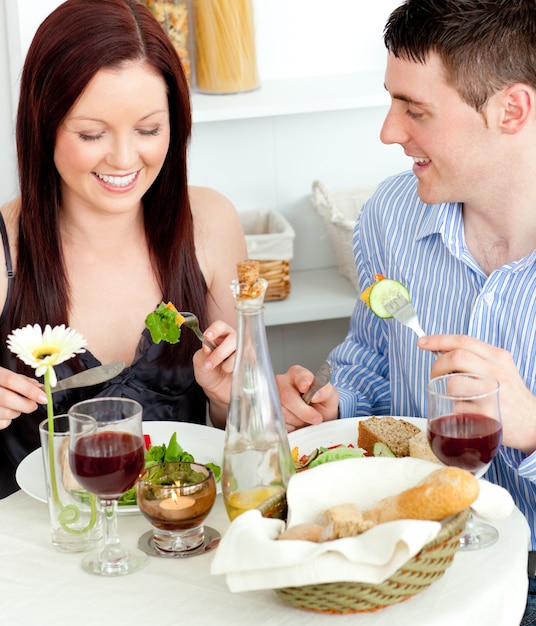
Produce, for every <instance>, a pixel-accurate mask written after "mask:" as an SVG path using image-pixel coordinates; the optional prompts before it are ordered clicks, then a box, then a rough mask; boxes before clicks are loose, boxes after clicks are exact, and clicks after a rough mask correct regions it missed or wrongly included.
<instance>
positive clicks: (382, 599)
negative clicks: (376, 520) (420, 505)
mask: <svg viewBox="0 0 536 626" xmlns="http://www.w3.org/2000/svg"><path fill="white" fill-rule="evenodd" d="M258 508H259V510H260V511H261V513H262V515H263V516H264V517H275V518H278V519H285V518H286V513H287V506H286V499H285V496H281V495H277V496H274V497H272V498H269V499H268V500H266V501H265V502H263V503H262V504H261V505H260V506H259V507H258ZM468 517H469V509H465V510H464V511H462V512H461V513H458V514H457V515H453V516H452V517H450V518H448V519H447V520H445V521H444V522H443V523H442V528H441V530H440V532H439V534H438V535H437V537H436V538H435V539H434V540H433V541H431V542H430V543H428V544H426V546H424V548H423V549H422V550H421V551H420V552H419V553H418V554H417V555H416V556H414V557H413V558H412V559H410V560H409V561H407V562H406V564H405V565H404V567H402V568H400V569H399V570H397V571H396V572H395V573H394V574H393V575H392V576H391V577H390V578H388V579H387V580H385V581H384V582H383V583H380V584H365V583H358V582H334V583H322V584H318V585H304V586H301V587H282V588H280V589H274V591H275V592H276V593H277V594H278V595H279V596H280V598H282V599H283V600H284V601H285V602H287V603H288V604H290V605H292V606H295V607H297V608H300V609H306V610H308V611H316V612H318V613H335V614H337V613H340V614H342V613H358V612H364V611H377V610H379V609H383V608H385V607H387V606H390V605H392V604H397V603H398V602H402V601H404V600H408V599H409V598H411V597H412V596H415V595H417V594H418V593H420V592H421V591H424V590H425V589H426V588H428V587H429V586H430V585H431V584H432V583H434V582H435V581H436V580H438V579H439V578H441V576H443V574H444V573H445V570H446V569H447V568H448V567H450V565H451V564H452V560H453V559H454V555H455V554H456V552H457V550H458V548H459V538H460V535H461V534H462V532H463V530H464V528H465V523H466V521H467V518H468Z"/></svg>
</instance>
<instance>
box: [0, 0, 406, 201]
mask: <svg viewBox="0 0 536 626" xmlns="http://www.w3.org/2000/svg"><path fill="white" fill-rule="evenodd" d="M399 2H400V0H376V1H375V2H374V3H370V2H369V1H368V0H330V2H326V1H325V0H254V5H255V19H256V40H257V53H258V65H259V73H260V76H261V81H266V80H272V79H277V78H289V77H293V76H315V75H325V74H332V73H335V74H345V73H348V72H354V71H359V70H363V69H381V68H382V67H383V64H384V56H385V53H384V48H383V43H382V40H381V34H382V29H383V25H384V22H385V19H386V18H387V16H388V14H389V12H390V11H391V10H392V9H393V8H394V7H395V6H397V5H398V4H399ZM60 4H61V0H0V89H1V93H2V94H5V96H6V97H3V98H1V99H0V168H1V171H2V177H1V178H0V204H2V203H3V202H4V201H6V200H7V199H9V198H11V197H12V196H13V195H15V194H16V193H17V177H16V164H15V147H14V138H13V121H14V115H15V109H16V102H17V94H18V79H19V75H20V70H21V67H22V62H23V58H24V55H25V53H26V50H27V49H28V46H29V45H30V42H31V39H32V37H33V35H34V33H35V30H36V29H37V27H38V26H39V24H40V23H41V21H42V20H43V19H44V18H45V17H46V15H48V14H49V13H50V12H51V11H52V10H53V9H55V8H56V7H57V6H59V5H60ZM373 116H374V114H373ZM310 121H312V122H314V123H315V124H316V123H317V120H315V119H312V120H310ZM292 123H293V122H292ZM306 123H307V121H306ZM320 123H321V124H322V123H323V122H322V120H320ZM341 123H345V118H344V116H342V117H341V118H340V123H339V124H338V126H339V127H340V124H341ZM285 124H288V122H282V125H283V126H284V125H285ZM365 126H368V125H367V124H365ZM235 127H236V125H235ZM230 128H233V127H232V126H231V127H230ZM373 128H374V132H376V131H377V124H376V122H375V126H374V127H373ZM212 132H218V131H217V130H214V127H212V128H211V129H210V130H205V129H202V130H199V132H198V133H197V137H196V141H197V144H194V145H193V147H192V150H191V158H192V168H193V169H192V180H194V181H196V180H199V181H200V182H203V181H205V180H206V181H208V182H210V181H212V180H213V181H214V184H215V185H216V186H217V187H218V188H220V187H221V185H220V184H219V183H220V178H221V172H219V171H218V169H219V168H216V170H214V171H207V169H206V165H205V166H204V167H203V173H202V174H201V173H199V174H198V165H197V164H198V163H201V164H203V163H206V160H207V158H206V157H208V158H209V159H210V155H211V154H212V152H211V151H210V152H209V153H208V154H205V153H199V154H198V152H197V145H199V146H201V145H202V144H204V143H205V142H206V140H207V139H209V138H206V137H205V136H206V134H207V133H208V134H209V135H210V133H212ZM312 132H313V130H312V129H311V130H309V131H307V132H306V135H307V136H308V137H309V138H311V136H312ZM320 132H321V133H324V134H325V132H326V130H325V129H324V130H323V131H322V130H321V131H320ZM333 132H336V133H337V135H338V136H339V137H340V138H341V139H343V138H344V135H345V132H344V130H343V132H342V133H339V129H338V128H336V129H334V131H333ZM367 135H368V133H367ZM296 141H297V142H298V143H302V142H303V141H302V139H299V138H297V139H296ZM333 141H335V139H334V140H333ZM359 143H360V144H361V143H362V142H359ZM342 144H348V140H346V141H341V146H340V148H339V150H338V151H337V150H336V149H335V148H334V149H333V157H334V159H333V160H332V162H331V166H330V167H327V169H326V170H325V171H324V169H323V168H320V169H319V168H317V167H316V166H315V167H314V169H315V170H317V172H318V175H322V174H325V175H326V176H329V178H330V179H331V173H332V170H335V172H334V173H335V174H336V175H335V176H333V179H332V180H329V181H328V182H333V183H337V181H338V180H341V181H342V180H345V179H347V180H348V181H350V180H352V178H353V177H352V178H351V177H347V176H346V172H345V169H346V168H345V167H343V168H342V169H340V168H338V167H337V165H336V161H337V158H340V159H341V161H345V160H347V152H348V149H347V145H342ZM258 145H259V144H258V143H257V142H256V141H251V142H250V149H249V150H248V158H250V157H251V155H252V154H253V155H255V158H254V159H253V160H254V161H256V160H258V163H259V166H258V168H256V174H255V176H254V177H253V178H252V177H251V176H249V174H248V175H247V176H242V177H241V178H242V180H241V183H240V188H238V189H236V191H235V190H234V189H232V190H229V193H230V195H231V196H233V198H236V201H237V204H238V205H239V207H241V206H244V207H245V208H250V207H251V206H253V205H259V204H260V203H262V202H263V200H262V199H263V198H265V199H266V201H268V200H269V201H270V203H271V205H272V206H274V202H273V198H272V197H271V196H273V193H271V194H270V196H267V195H266V194H265V193H264V192H263V193H259V194H258V196H257V197H256V198H253V197H252V196H251V195H250V194H248V188H249V189H253V187H255V189H257V190H262V187H263V186H264V187H266V185H261V187H258V186H257V184H255V185H254V182H256V181H257V180H258V179H259V178H261V177H262V174H263V171H264V172H266V171H267V170H266V168H264V163H263V157H262V155H261V154H260V151H259V150H258V148H257V146H258ZM337 152H338V154H339V157H337ZM353 152H354V150H351V151H350V153H351V154H352V153H353ZM281 156H284V155H281ZM278 158H279V155H278ZM389 159H390V157H389V156H388V157H387V160H388V161H389ZM367 161H369V162H370V161H372V162H374V161H376V159H372V158H369V159H367ZM380 161H381V159H380ZM371 167H373V166H371V165H370V164H367V168H366V169H365V170H360V168H359V167H357V166H356V167H355V170H356V176H357V178H356V180H357V182H359V180H358V179H359V178H360V177H368V174H369V172H367V171H366V170H367V169H368V170H370V168H371ZM385 169H386V168H385V167H382V168H381V170H379V171H378V172H377V173H376V175H375V176H373V177H374V178H376V179H377V178H380V177H382V176H383V173H384V171H385ZM239 171H240V170H239ZM337 173H338V175H337ZM223 178H224V179H225V180H226V181H228V176H227V175H225V176H223ZM248 181H249V182H248ZM227 187H228V185H223V189H222V190H223V191H224V192H225V191H227ZM278 195H279V192H278ZM282 200H283V201H284V197H283V198H282Z"/></svg>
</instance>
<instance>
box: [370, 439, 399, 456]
mask: <svg viewBox="0 0 536 626" xmlns="http://www.w3.org/2000/svg"><path fill="white" fill-rule="evenodd" d="M372 454H373V455H374V456H391V457H396V454H395V453H394V452H393V451H392V450H391V448H390V447H389V446H388V445H387V444H386V443H383V441H377V442H376V443H375V444H374V445H373V446H372Z"/></svg>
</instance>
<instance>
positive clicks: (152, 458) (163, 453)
mask: <svg viewBox="0 0 536 626" xmlns="http://www.w3.org/2000/svg"><path fill="white" fill-rule="evenodd" d="M180 461H182V462H194V461H195V459H194V457H193V456H192V455H191V454H190V453H189V452H186V450H184V449H183V448H182V446H181V445H180V444H179V442H178V441H177V433H173V434H172V435H171V438H170V440H169V442H168V444H167V445H166V444H165V443H163V444H162V445H160V446H153V445H151V446H150V447H149V449H148V450H146V451H145V469H147V468H149V467H152V466H153V465H159V464H160V463H164V462H166V463H176V462H180ZM203 465H206V466H207V467H209V468H210V469H211V470H212V472H213V474H214V479H215V480H216V482H219V481H220V479H221V467H220V466H219V465H216V464H215V463H204V464H203ZM136 504H137V500H136V486H135V485H134V487H132V488H131V489H129V490H128V491H125V493H124V494H123V495H122V496H121V497H120V498H119V500H118V505H119V506H129V505H130V506H136Z"/></svg>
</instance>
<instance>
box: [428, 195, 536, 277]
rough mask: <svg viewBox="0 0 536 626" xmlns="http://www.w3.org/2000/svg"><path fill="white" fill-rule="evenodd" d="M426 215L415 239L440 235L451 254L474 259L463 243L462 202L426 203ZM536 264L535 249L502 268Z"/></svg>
mask: <svg viewBox="0 0 536 626" xmlns="http://www.w3.org/2000/svg"><path fill="white" fill-rule="evenodd" d="M425 206H426V216H425V219H423V221H422V223H421V225H420V227H419V228H418V229H417V234H416V240H417V241H419V240H420V239H424V238H425V237H429V236H431V235H440V236H441V238H442V240H443V243H444V244H445V246H446V247H447V248H448V249H449V251H450V252H451V254H452V255H453V256H455V257H456V258H458V259H462V260H465V261H466V262H468V263H469V264H470V265H473V264H474V260H473V258H472V256H471V254H470V253H469V251H468V250H467V247H466V245H465V235H464V230H463V217H462V208H463V203H462V202H444V203H441V204H427V205H425ZM534 264H536V250H534V251H533V252H531V253H530V254H528V255H527V256H526V257H524V258H522V259H519V260H517V261H512V262H511V263H507V264H506V265H505V266H504V267H503V268H501V269H502V270H511V271H521V270H524V269H525V268H527V267H530V266H533V265H534Z"/></svg>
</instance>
